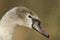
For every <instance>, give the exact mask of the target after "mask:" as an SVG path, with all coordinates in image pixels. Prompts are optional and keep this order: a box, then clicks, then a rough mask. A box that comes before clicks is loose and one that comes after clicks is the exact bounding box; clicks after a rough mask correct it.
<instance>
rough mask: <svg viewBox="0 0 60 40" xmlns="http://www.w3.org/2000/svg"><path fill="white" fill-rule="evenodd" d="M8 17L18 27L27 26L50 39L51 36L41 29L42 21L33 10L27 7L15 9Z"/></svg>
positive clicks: (10, 11)
mask: <svg viewBox="0 0 60 40" xmlns="http://www.w3.org/2000/svg"><path fill="white" fill-rule="evenodd" d="M6 15H8V16H9V18H10V19H11V20H13V21H14V23H15V24H16V25H23V26H27V27H29V28H32V29H34V30H36V31H37V32H38V33H41V34H42V35H44V36H45V37H47V38H49V34H48V33H46V32H45V31H44V29H43V28H42V27H41V21H40V19H39V17H38V16H37V15H36V13H35V12H33V11H32V10H30V9H28V8H26V7H15V8H12V9H11V10H9V11H8V12H7V14H6Z"/></svg>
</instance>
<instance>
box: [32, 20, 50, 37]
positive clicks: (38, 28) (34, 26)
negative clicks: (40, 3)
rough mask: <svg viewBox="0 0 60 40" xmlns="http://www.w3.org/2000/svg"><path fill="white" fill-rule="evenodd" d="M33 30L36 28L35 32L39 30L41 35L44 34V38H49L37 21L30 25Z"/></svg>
mask: <svg viewBox="0 0 60 40" xmlns="http://www.w3.org/2000/svg"><path fill="white" fill-rule="evenodd" d="M32 28H33V29H34V30H36V31H37V32H39V33H40V34H42V35H43V36H45V37H46V38H49V34H48V33H47V32H45V30H44V29H43V28H42V27H41V26H40V23H39V21H36V22H35V23H34V24H33V27H32Z"/></svg>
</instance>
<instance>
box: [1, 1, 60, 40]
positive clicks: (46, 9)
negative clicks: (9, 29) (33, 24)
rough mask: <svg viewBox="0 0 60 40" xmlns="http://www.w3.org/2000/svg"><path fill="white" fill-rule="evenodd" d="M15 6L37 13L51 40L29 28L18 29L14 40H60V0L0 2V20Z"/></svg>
mask: <svg viewBox="0 0 60 40" xmlns="http://www.w3.org/2000/svg"><path fill="white" fill-rule="evenodd" d="M15 6H25V7H28V8H30V9H32V10H33V11H35V12H36V14H37V15H38V16H39V18H40V19H41V22H42V24H41V25H42V26H43V27H44V29H45V30H46V31H47V32H48V33H49V35H50V38H49V39H47V38H45V37H44V36H42V35H41V34H39V33H37V32H36V31H33V30H32V29H29V28H25V27H16V30H15V32H14V34H13V35H14V36H13V40H60V0H0V18H1V17H2V16H3V15H4V14H5V13H6V12H7V11H8V10H9V9H11V8H13V7H15Z"/></svg>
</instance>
